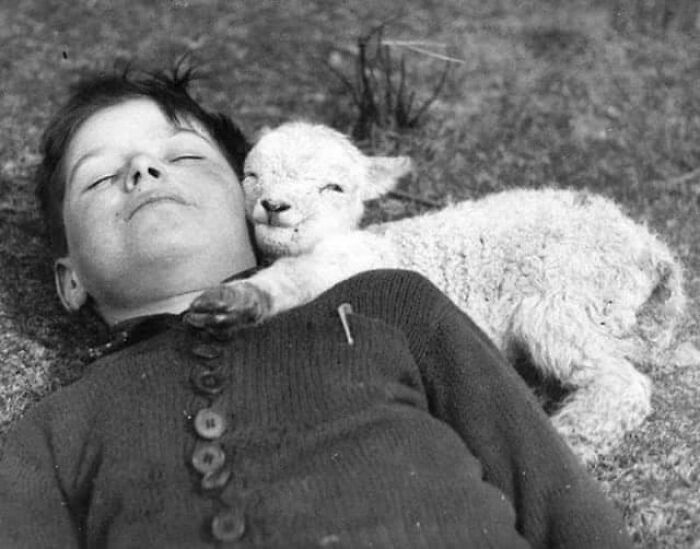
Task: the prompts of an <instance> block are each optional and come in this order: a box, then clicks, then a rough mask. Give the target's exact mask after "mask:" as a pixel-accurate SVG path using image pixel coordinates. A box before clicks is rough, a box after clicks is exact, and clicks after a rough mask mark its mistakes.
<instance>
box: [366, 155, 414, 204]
mask: <svg viewBox="0 0 700 549" xmlns="http://www.w3.org/2000/svg"><path fill="white" fill-rule="evenodd" d="M368 160H369V166H368V168H367V182H368V183H369V185H367V187H366V188H365V189H363V191H364V192H363V195H362V199H363V200H372V199H373V198H378V197H380V196H382V195H384V194H386V193H388V192H389V191H390V190H391V189H393V188H394V187H396V184H397V183H398V182H399V179H401V178H402V177H403V176H405V175H407V174H409V173H411V172H412V171H413V161H412V160H411V159H410V158H409V157H408V156H370V157H369V158H368Z"/></svg>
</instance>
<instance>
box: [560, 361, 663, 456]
mask: <svg viewBox="0 0 700 549" xmlns="http://www.w3.org/2000/svg"><path fill="white" fill-rule="evenodd" d="M608 360H610V359H608ZM583 370H584V372H585V373H583V372H582V374H583V375H579V376H576V377H577V378H578V379H577V380H576V384H577V388H576V389H575V390H574V391H573V392H572V393H571V395H569V397H567V398H566V399H565V400H564V402H563V404H562V406H561V408H560V409H559V410H558V411H557V412H556V413H555V414H554V415H553V416H552V423H553V425H554V427H555V428H556V429H557V430H558V431H559V433H561V435H562V436H563V437H564V438H565V439H566V441H567V442H568V444H569V446H571V448H572V449H573V451H574V453H576V454H577V455H578V456H579V457H580V458H581V459H582V460H583V461H584V462H586V463H592V462H594V461H595V460H596V458H597V457H598V456H600V455H604V454H607V453H609V452H610V451H611V450H612V449H613V448H614V447H615V446H616V445H617V444H619V443H620V442H621V441H622V438H623V436H624V435H625V433H627V432H629V431H632V430H633V429H636V428H637V427H639V426H640V425H641V424H642V423H643V422H644V420H645V418H646V417H647V416H648V415H649V413H650V412H651V382H650V381H649V378H648V377H647V376H645V375H644V374H642V373H641V372H639V371H637V370H636V369H635V368H634V366H633V365H632V364H631V363H629V362H628V361H626V360H624V359H622V360H621V359H618V360H611V362H608V363H606V364H604V365H603V364H596V366H595V368H585V367H584V368H583Z"/></svg>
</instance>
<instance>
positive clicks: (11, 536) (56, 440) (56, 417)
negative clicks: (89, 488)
mask: <svg viewBox="0 0 700 549" xmlns="http://www.w3.org/2000/svg"><path fill="white" fill-rule="evenodd" d="M58 396H59V395H52V396H51V397H49V398H48V399H47V400H45V401H43V402H41V403H39V404H37V405H36V406H35V408H33V409H32V410H30V411H29V413H28V414H27V415H26V416H25V417H24V418H23V419H21V420H20V421H18V422H17V423H16V424H15V425H14V427H13V429H12V430H11V432H10V433H9V435H8V437H7V439H6V440H5V443H4V445H3V448H2V455H1V456H0V547H8V548H9V547H12V548H18V549H19V548H28V549H29V548H31V549H40V548H44V547H45V548H53V547H61V548H64V547H65V548H71V547H76V548H77V547H80V546H81V542H80V541H79V540H80V537H81V536H80V523H79V519H78V518H77V517H79V516H80V515H81V511H82V510H81V508H80V507H79V504H78V501H79V497H78V492H79V491H80V490H79V485H80V484H81V483H80V481H79V480H78V479H79V477H80V472H79V469H80V463H82V462H84V461H83V460H84V459H85V458H86V454H88V453H90V451H89V449H87V448H86V446H85V445H84V443H83V442H79V439H83V440H85V439H84V438H83V437H84V436H85V435H86V433H85V429H84V428H82V425H84V422H83V419H82V418H83V417H86V416H82V414H81V413H80V410H67V409H65V407H63V406H60V405H58V406H55V405H54V404H55V403H56V402H57V399H55V398H53V397H58ZM76 412H77V413H76ZM81 416H82V417H81ZM76 419H77V421H75V420H76Z"/></svg>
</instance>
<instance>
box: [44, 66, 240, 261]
mask: <svg viewBox="0 0 700 549" xmlns="http://www.w3.org/2000/svg"><path fill="white" fill-rule="evenodd" d="M194 78H195V75H194V71H193V69H191V68H187V69H184V70H183V69H182V68H181V67H180V66H179V65H178V66H176V67H175V68H174V69H173V70H172V71H170V72H150V73H144V72H142V73H138V74H136V73H135V72H134V71H131V70H130V69H127V70H125V71H123V72H121V73H112V74H104V73H101V74H95V75H91V76H89V77H86V78H83V79H82V80H81V81H80V82H78V84H77V85H76V86H75V87H74V88H73V91H72V94H71V96H70V98H69V99H68V101H67V102H66V104H65V105H63V107H62V108H61V109H60V110H59V111H58V112H57V113H56V114H55V115H54V117H53V118H52V119H51V121H50V122H49V125H48V126H47V128H46V130H45V131H44V134H43V136H42V138H41V150H40V152H41V156H42V160H41V163H40V164H39V166H38V167H37V170H36V176H35V177H36V185H37V186H36V197H37V200H38V202H39V207H40V210H41V214H42V216H43V218H44V223H45V226H46V231H47V234H48V239H49V245H50V248H51V252H52V254H53V256H54V257H62V256H65V255H66V253H67V252H68V244H67V241H66V233H65V227H64V224H63V199H64V195H65V188H66V181H65V177H64V173H63V171H64V157H65V154H66V151H67V149H68V147H69V146H70V142H71V140H72V139H73V137H74V135H75V133H76V132H77V131H78V129H79V128H80V126H81V125H82V124H83V123H84V122H85V121H86V120H87V119H88V118H90V116H92V115H93V114H95V113H96V112H97V111H100V110H102V109H104V108H107V107H110V106H113V105H117V104H119V103H122V102H124V101H126V100H128V99H136V98H146V99H150V100H152V101H153V102H155V103H156V104H157V105H158V106H159V107H160V108H161V109H162V111H163V113H164V114H165V115H166V116H167V117H168V118H169V119H170V120H171V121H172V122H177V121H181V120H182V119H183V118H192V119H194V120H196V121H197V122H199V123H201V124H202V125H203V126H204V128H205V129H206V131H207V132H208V133H209V134H210V136H211V137H212V138H213V139H214V141H215V142H216V143H217V144H218V145H219V147H220V148H221V151H222V152H223V154H224V156H225V157H226V159H227V160H228V162H229V164H230V165H231V167H232V168H233V170H234V171H235V173H236V175H237V176H238V177H239V179H241V178H242V177H243V161H244V159H245V156H246V154H247V153H248V151H249V149H250V144H249V142H248V141H247V140H246V138H245V136H244V135H243V133H242V132H241V130H240V129H239V128H238V126H237V125H236V124H235V123H234V122H233V121H232V120H231V119H230V118H229V117H228V116H226V115H224V114H221V113H213V112H209V111H207V110H205V109H204V108H202V106H201V105H200V104H199V103H197V101H195V100H194V99H193V98H192V97H191V96H190V94H189V92H188V90H187V88H188V86H189V84H190V82H191V81H192V80H193V79H194Z"/></svg>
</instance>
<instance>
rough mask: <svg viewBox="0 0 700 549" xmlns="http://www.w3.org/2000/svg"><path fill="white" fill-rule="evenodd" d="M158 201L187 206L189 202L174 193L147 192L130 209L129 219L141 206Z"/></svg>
mask: <svg viewBox="0 0 700 549" xmlns="http://www.w3.org/2000/svg"><path fill="white" fill-rule="evenodd" d="M156 202H175V203H177V204H183V205H185V206H186V205H187V204H188V203H187V201H186V200H185V199H184V198H182V197H181V196H178V195H176V194H172V193H162V192H158V193H149V194H145V195H143V196H139V197H138V198H136V199H135V201H134V204H133V206H132V207H131V209H130V210H129V214H128V215H127V217H126V219H127V221H128V220H130V219H131V218H132V217H134V214H136V212H138V211H139V210H140V209H141V208H143V207H145V206H148V205H149V204H154V203H156Z"/></svg>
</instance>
